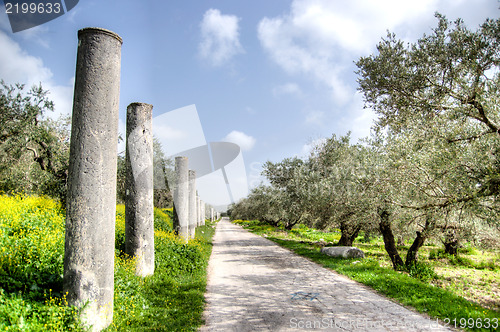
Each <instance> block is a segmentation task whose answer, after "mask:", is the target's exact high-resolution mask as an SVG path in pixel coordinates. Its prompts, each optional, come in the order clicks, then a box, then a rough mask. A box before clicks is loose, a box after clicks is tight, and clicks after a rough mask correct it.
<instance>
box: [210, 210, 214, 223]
mask: <svg viewBox="0 0 500 332" xmlns="http://www.w3.org/2000/svg"><path fill="white" fill-rule="evenodd" d="M210 221H214V208H213V207H210Z"/></svg>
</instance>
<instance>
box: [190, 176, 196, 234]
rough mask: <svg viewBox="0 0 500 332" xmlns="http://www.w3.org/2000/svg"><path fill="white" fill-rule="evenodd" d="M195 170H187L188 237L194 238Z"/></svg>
mask: <svg viewBox="0 0 500 332" xmlns="http://www.w3.org/2000/svg"><path fill="white" fill-rule="evenodd" d="M196 218H197V211H196V171H193V170H189V237H190V238H191V239H194V237H195V233H196Z"/></svg>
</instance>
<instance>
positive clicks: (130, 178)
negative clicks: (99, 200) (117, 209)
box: [125, 103, 155, 276]
mask: <svg viewBox="0 0 500 332" xmlns="http://www.w3.org/2000/svg"><path fill="white" fill-rule="evenodd" d="M152 111H153V106H152V105H149V104H143V103H132V104H130V105H129V106H128V107H127V141H126V143H127V149H126V157H125V160H126V161H125V170H126V180H125V188H126V192H125V252H126V253H127V254H128V255H130V256H132V257H135V258H136V263H135V273H136V275H139V276H147V275H151V274H153V273H154V269H155V250H154V239H155V233H154V211H153V125H152Z"/></svg>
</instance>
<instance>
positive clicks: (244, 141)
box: [223, 130, 256, 151]
mask: <svg viewBox="0 0 500 332" xmlns="http://www.w3.org/2000/svg"><path fill="white" fill-rule="evenodd" d="M223 141H226V142H232V143H235V144H238V145H239V146H240V148H241V150H243V151H248V150H251V149H252V148H253V146H254V145H255V142H256V140H255V138H253V137H252V136H248V135H247V134H245V133H243V132H241V131H237V130H233V131H232V132H230V133H229V134H227V136H226V137H224V138H223Z"/></svg>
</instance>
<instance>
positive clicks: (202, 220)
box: [200, 201, 206, 226]
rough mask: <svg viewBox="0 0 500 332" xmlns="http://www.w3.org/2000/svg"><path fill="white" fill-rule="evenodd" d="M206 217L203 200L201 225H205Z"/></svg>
mask: <svg viewBox="0 0 500 332" xmlns="http://www.w3.org/2000/svg"><path fill="white" fill-rule="evenodd" d="M205 219H206V215H205V202H204V201H201V220H200V225H201V226H203V225H205Z"/></svg>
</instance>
